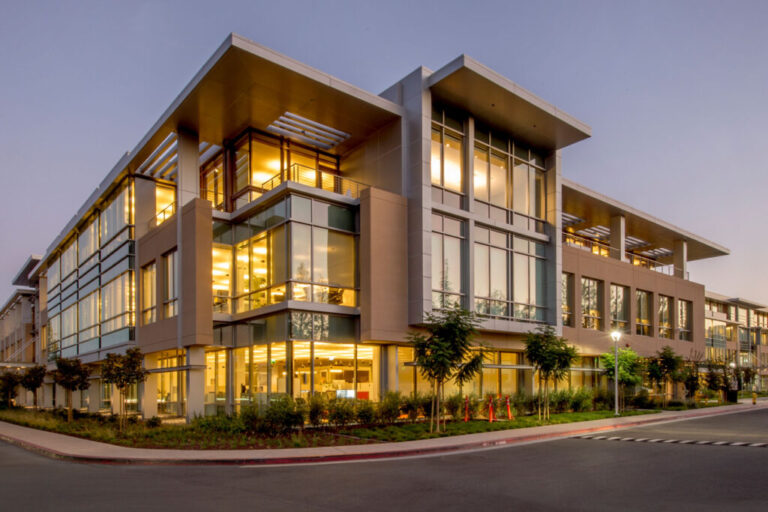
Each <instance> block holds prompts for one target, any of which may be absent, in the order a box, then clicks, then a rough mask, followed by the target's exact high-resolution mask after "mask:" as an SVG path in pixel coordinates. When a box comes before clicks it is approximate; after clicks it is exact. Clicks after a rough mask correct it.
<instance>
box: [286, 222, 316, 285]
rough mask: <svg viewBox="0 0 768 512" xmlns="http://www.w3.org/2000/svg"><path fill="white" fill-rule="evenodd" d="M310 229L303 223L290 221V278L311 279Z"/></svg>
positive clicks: (307, 280)
mask: <svg viewBox="0 0 768 512" xmlns="http://www.w3.org/2000/svg"><path fill="white" fill-rule="evenodd" d="M311 233H312V230H311V228H310V227H309V226H306V225H304V224H297V223H291V250H292V252H291V279H296V280H299V281H306V282H309V280H310V279H311V274H310V272H311V269H312V265H311V260H310V258H311V252H312V238H311V237H312V234H311Z"/></svg>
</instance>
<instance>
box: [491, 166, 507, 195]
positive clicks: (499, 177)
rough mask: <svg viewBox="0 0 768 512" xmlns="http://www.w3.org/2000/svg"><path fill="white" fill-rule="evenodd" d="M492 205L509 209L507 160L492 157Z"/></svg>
mask: <svg viewBox="0 0 768 512" xmlns="http://www.w3.org/2000/svg"><path fill="white" fill-rule="evenodd" d="M491 203H492V204H495V205H497V206H501V207H502V208H506V207H507V158H506V157H502V156H500V155H496V154H493V155H491Z"/></svg>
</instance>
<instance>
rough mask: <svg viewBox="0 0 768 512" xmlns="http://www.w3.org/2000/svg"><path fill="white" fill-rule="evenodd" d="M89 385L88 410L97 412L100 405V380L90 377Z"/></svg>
mask: <svg viewBox="0 0 768 512" xmlns="http://www.w3.org/2000/svg"><path fill="white" fill-rule="evenodd" d="M90 383H91V385H90V387H89V388H88V412H93V413H96V412H99V405H101V380H100V379H91V381H90Z"/></svg>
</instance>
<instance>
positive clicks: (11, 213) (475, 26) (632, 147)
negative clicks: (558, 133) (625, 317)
mask: <svg viewBox="0 0 768 512" xmlns="http://www.w3.org/2000/svg"><path fill="white" fill-rule="evenodd" d="M534 4H535V5H534ZM766 26H768V2H765V1H763V2H757V1H755V2H748V1H738V2H725V1H721V2H703V1H695V2H693V1H691V2H682V1H676V2H671V1H663V2H631V3H630V2H608V1H606V2H577V1H564V2H546V1H544V2H511V1H499V2H490V1H489V2H482V1H472V2H469V1H463V2H450V1H445V0H444V1H441V2H418V1H413V0H411V1H403V2H401V1H387V2H382V1H377V2H366V1H351V2H332V1H328V2H290V1H280V2H275V1H270V2H258V1H253V0H252V1H242V2H225V1H217V2H211V1H205V2H192V1H184V2H161V1H151V2H150V1H147V2H139V1H131V2H105V1H97V2H53V1H52V2H35V1H29V2H10V1H7V0H6V1H5V2H3V5H2V8H0V159H1V160H0V161H1V162H2V164H1V165H0V175H1V176H2V185H0V247H2V253H0V303H2V302H4V301H5V299H6V298H7V297H8V295H9V294H10V293H11V291H12V286H11V280H12V278H13V276H14V275H15V274H16V272H17V271H18V270H19V268H20V267H21V265H22V263H23V262H24V261H25V259H26V258H27V256H28V255H29V254H31V253H37V254H42V253H44V252H45V250H46V248H47V247H48V245H49V244H50V243H51V242H52V240H53V239H54V238H55V237H56V235H58V233H59V232H60V231H61V229H62V228H63V227H64V226H65V224H66V223H67V222H68V221H69V219H70V218H71V217H72V215H73V214H74V213H75V212H76V211H77V209H78V208H79V207H80V205H81V204H82V203H83V202H84V201H85V199H86V198H87V197H88V196H89V195H90V193H91V192H92V191H93V189H94V188H95V187H96V186H97V185H98V184H99V183H100V181H101V180H102V179H103V178H104V176H106V174H107V173H108V172H109V170H110V169H111V168H112V166H113V165H114V164H115V163H116V162H117V161H118V159H119V158H120V157H121V155H122V154H123V153H125V152H126V151H129V150H131V149H133V147H134V145H135V144H136V143H137V142H138V141H139V140H140V139H141V137H142V136H143V135H144V134H145V133H146V132H147V130H148V129H149V128H150V127H151V125H152V124H153V123H154V122H155V121H156V120H157V118H158V117H159V116H160V114H161V113H162V112H163V111H164V110H165V108H166V107H167V106H168V105H169V104H170V103H171V101H172V100H173V99H174V98H175V97H176V96H177V95H178V94H179V92H180V91H181V90H182V89H183V87H184V86H185V85H186V84H187V82H188V81H189V80H190V79H191V78H192V76H193V75H194V74H195V73H196V72H197V71H198V69H199V68H200V67H201V66H202V65H203V63H204V62H205V61H206V60H207V59H208V57H209V56H210V55H211V54H212V53H213V52H214V50H215V49H216V48H217V47H218V46H219V45H220V44H221V42H222V41H223V40H224V38H225V37H226V36H227V34H229V33H230V32H236V33H239V34H241V35H243V36H245V37H248V38H250V39H252V40H254V41H256V42H258V43H260V44H263V45H265V46H268V47H271V48H273V49H275V50H277V51H279V52H282V53H284V54H286V55H288V56H289V57H292V58H295V59H298V60H299V61H302V62H305V63H307V64H309V65H311V66H314V67H316V68H318V69H320V70H322V71H324V72H327V73H330V74H332V75H335V76H337V77H339V78H341V79H343V80H346V81H348V82H350V83H352V84H354V85H357V86H359V87H362V88H364V89H367V90H369V91H372V92H375V93H379V92H381V91H382V90H384V89H385V88H386V87H388V86H389V85H391V84H392V83H394V82H395V81H397V80H398V79H400V78H402V77H403V76H404V75H406V74H407V73H409V72H410V71H412V70H413V69H415V68H416V67H418V66H420V65H424V66H426V67H428V68H431V69H438V68H439V67H441V66H443V65H444V64H446V63H447V62H448V61H450V60H452V59H453V58H455V57H456V56H458V55H459V54H462V53H465V54H467V55H470V56H472V57H473V58H475V59H477V60H479V61H480V62H482V63H484V64H485V65H487V66H489V67H491V68H492V69H494V70H496V71H497V72H499V73H501V74H502V75H505V76H507V77H509V78H510V79H511V80H513V81H514V82H516V83H518V84H520V85H521V86H523V87H525V88H527V89H529V90H530V91H532V92H533V93H535V94H536V95H538V96H540V97H541V98H543V99H544V100H546V101H548V102H550V103H552V104H554V105H556V106H557V107H558V108H560V109H562V110H564V111H566V112H568V113H569V114H571V115H573V116H575V117H577V118H578V119H580V120H582V121H584V122H586V123H587V124H589V125H590V126H591V127H592V130H593V136H592V138H591V139H589V140H587V141H584V142H581V143H578V144H576V145H575V146H573V147H571V148H567V149H566V150H565V151H564V168H563V175H564V176H565V177H567V178H569V179H572V180H575V181H577V182H579V183H581V184H583V185H586V186H587V187H590V188H593V189H595V190H597V191H599V192H601V193H604V194H606V195H608V196H611V197H614V198H616V199H618V200H620V201H623V202H625V203H628V204H630V205H632V206H634V207H636V208H639V209H641V210H644V211H646V212H649V213H651V214H652V215H654V216H656V217H658V218H661V219H664V220H667V221H669V222H671V223H673V224H675V225H677V226H679V227H681V228H683V229H686V230H688V231H691V232H693V233H695V234H697V235H700V236H703V237H704V238H707V239H709V240H712V241H714V242H717V243H719V244H721V245H724V246H726V247H728V248H729V249H730V250H731V255H730V256H725V257H721V258H715V259H712V260H709V261H705V262H699V263H693V264H691V266H690V267H691V279H692V280H694V281H697V282H700V283H703V284H705V285H706V286H707V288H709V289H711V290H713V291H716V292H719V293H722V294H725V295H728V296H732V297H735V296H741V297H746V298H750V299H753V300H756V301H758V302H763V303H768V273H766V271H765V269H764V268H763V266H764V264H765V260H764V259H763V258H764V255H765V254H768V236H766V230H765V227H764V224H763V221H764V217H763V215H765V213H766V210H767V208H766V202H765V197H766V195H767V194H768V173H766V167H768V164H766V160H764V159H763V157H761V156H760V155H761V154H763V151H761V148H764V147H765V146H766V129H765V126H766V119H768V59H767V58H766V50H767V49H768V30H766Z"/></svg>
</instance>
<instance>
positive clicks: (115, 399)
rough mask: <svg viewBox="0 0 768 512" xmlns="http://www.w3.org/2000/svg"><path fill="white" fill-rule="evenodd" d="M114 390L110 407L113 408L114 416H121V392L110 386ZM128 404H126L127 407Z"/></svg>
mask: <svg viewBox="0 0 768 512" xmlns="http://www.w3.org/2000/svg"><path fill="white" fill-rule="evenodd" d="M110 387H111V388H112V392H111V393H112V394H111V397H112V398H111V399H110V406H111V408H112V414H120V390H119V389H117V386H115V385H114V384H113V385H111V386H110ZM127 406H128V404H126V407H127Z"/></svg>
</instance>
